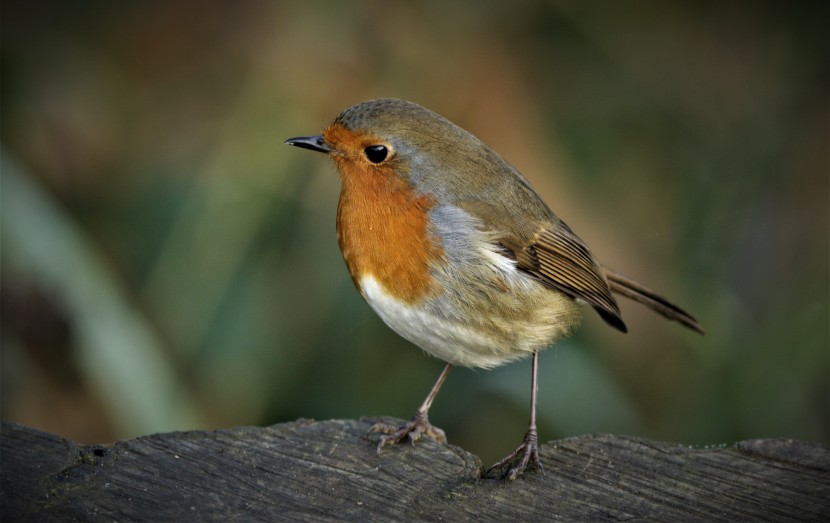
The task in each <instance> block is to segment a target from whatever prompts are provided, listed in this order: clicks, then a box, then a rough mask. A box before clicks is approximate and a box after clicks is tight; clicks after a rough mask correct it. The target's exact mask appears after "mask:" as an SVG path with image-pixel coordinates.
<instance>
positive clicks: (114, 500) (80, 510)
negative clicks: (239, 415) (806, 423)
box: [0, 419, 830, 521]
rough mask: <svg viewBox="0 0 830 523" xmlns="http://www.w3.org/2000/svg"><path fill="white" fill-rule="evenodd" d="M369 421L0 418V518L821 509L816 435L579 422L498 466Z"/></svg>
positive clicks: (519, 516) (710, 513) (783, 514)
mask: <svg viewBox="0 0 830 523" xmlns="http://www.w3.org/2000/svg"><path fill="white" fill-rule="evenodd" d="M375 421H378V420H377V419H374V420H359V421H356V420H333V421H320V422H315V421H309V420H300V421H296V422H292V423H282V424H279V425H274V426H271V427H266V428H255V427H237V428H232V429H228V430H216V431H192V432H174V433H168V434H154V435H151V436H144V437H140V438H136V439H133V440H128V441H120V442H117V443H115V444H113V445H91V446H84V445H78V444H76V443H73V442H71V441H67V440H65V439H62V438H60V437H58V436H54V435H51V434H46V433H43V432H39V431H37V430H34V429H31V428H28V427H25V426H22V425H17V424H14V423H8V422H4V423H3V424H2V432H0V436H1V438H0V467H1V468H2V471H1V473H0V475H1V476H2V484H0V502H1V503H2V504H0V510H2V516H3V520H4V521H28V520H39V521H51V520H72V519H78V520H83V521H98V520H102V521H103V520H106V521H253V520H308V521H319V520H360V521H368V520H383V521H392V520H446V521H461V520H477V519H487V520H504V521H538V520H552V519H564V520H591V521H611V520H614V521H616V520H621V519H637V520H642V519H647V520H660V521H689V520H695V521H699V520H707V521H735V520H744V521H748V520H774V521H786V520H791V521H811V520H812V521H830V451H828V449H827V448H826V447H825V446H823V445H820V444H818V443H811V442H805V441H797V440H783V439H773V440H750V441H742V442H740V443H737V444H735V445H730V446H723V447H716V448H689V447H684V446H679V445H675V444H669V443H660V442H655V441H650V440H647V439H643V438H635V437H627V436H613V435H607V434H600V435H588V436H580V437H575V438H569V439H564V440H559V441H552V442H548V443H545V444H544V445H542V446H541V449H540V455H541V458H542V462H543V464H544V466H545V470H546V472H545V474H544V475H543V474H538V473H528V474H526V475H525V476H524V477H523V478H521V479H519V480H517V481H513V482H505V481H501V480H498V479H482V478H481V474H482V467H481V462H480V460H479V459H478V458H477V457H476V456H474V455H472V454H470V453H468V452H466V451H464V450H463V449H460V448H458V447H454V446H452V445H439V444H437V443H435V442H433V441H431V440H421V441H419V442H417V443H416V444H415V445H397V446H394V447H387V448H385V449H384V450H383V452H381V453H380V454H378V453H376V451H375V444H374V440H375V439H376V438H377V436H370V437H367V436H366V432H367V430H368V429H369V427H370V426H371V425H372V423H374V422H375ZM384 421H386V422H391V423H395V422H399V420H388V419H386V420H384Z"/></svg>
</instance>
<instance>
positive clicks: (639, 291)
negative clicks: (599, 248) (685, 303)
mask: <svg viewBox="0 0 830 523" xmlns="http://www.w3.org/2000/svg"><path fill="white" fill-rule="evenodd" d="M603 268H604V269H605V277H606V278H607V279H608V284H609V285H610V287H611V291H612V292H615V293H617V294H619V295H620V296H625V297H626V298H628V299H631V300H634V301H636V302H639V303H642V304H643V305H645V306H646V307H648V308H650V309H651V310H653V311H655V312H657V313H659V314H662V315H663V316H665V317H666V318H668V319H670V320H674V321H677V322H680V323H681V324H682V325H684V326H685V327H688V328H689V329H691V330H693V331H695V332H698V333H700V334H704V331H703V327H701V326H700V324H699V323H698V322H697V320H696V319H695V318H694V316H692V315H691V314H689V313H688V312H686V311H684V310H683V309H681V308H680V307H678V306H677V305H675V304H673V303H672V302H670V301H668V300H667V299H665V298H663V297H662V296H659V295H658V294H656V293H655V292H654V291H652V290H651V289H649V288H647V287H644V286H642V285H640V284H639V283H637V282H636V281H634V280H631V279H629V278H626V277H625V276H623V275H622V274H619V273H618V272H615V271H613V270H611V269H609V268H608V267H603Z"/></svg>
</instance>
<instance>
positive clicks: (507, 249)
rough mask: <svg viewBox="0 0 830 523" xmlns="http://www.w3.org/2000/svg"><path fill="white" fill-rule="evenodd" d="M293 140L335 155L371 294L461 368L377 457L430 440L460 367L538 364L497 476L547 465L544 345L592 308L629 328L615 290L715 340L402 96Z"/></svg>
mask: <svg viewBox="0 0 830 523" xmlns="http://www.w3.org/2000/svg"><path fill="white" fill-rule="evenodd" d="M285 143H287V144H289V145H294V146H297V147H302V148H304V149H310V150H312V151H317V152H321V153H324V154H327V155H329V157H330V158H332V160H334V163H335V165H336V166H337V170H338V171H339V173H340V180H341V184H342V190H341V193H340V201H339V203H338V206H337V240H338V242H339V244H340V250H341V251H342V253H343V259H344V260H345V262H346V267H347V268H348V270H349V273H350V274H351V277H352V280H353V281H354V284H355V286H356V287H357V289H358V291H359V292H360V294H361V295H362V296H363V297H364V298H365V299H366V301H367V302H368V303H369V305H370V306H371V307H372V309H374V311H375V312H376V313H377V314H378V315H379V316H380V317H381V319H383V321H384V322H385V323H386V324H387V325H388V326H389V327H391V328H392V329H393V330H394V331H396V332H397V333H398V334H399V335H401V336H402V337H404V338H406V339H407V340H409V341H411V342H412V343H414V344H415V345H417V346H419V347H421V348H422V349H423V350H424V351H426V352H427V353H429V354H431V355H432V356H435V357H437V358H440V359H441V360H444V361H445V362H447V364H446V366H445V367H444V370H443V371H442V372H441V374H440V376H439V377H438V381H437V382H436V383H435V385H434V386H433V387H432V390H431V391H430V392H429V394H428V395H427V397H426V400H425V401H424V402H423V404H422V405H421V406H420V407H419V408H418V410H417V412H416V414H415V416H414V417H413V418H412V419H411V420H410V421H409V422H408V423H406V424H404V425H402V426H401V427H390V426H387V425H382V424H378V425H375V426H374V427H372V429H371V431H370V432H382V433H383V434H382V435H381V436H380V440H379V442H378V447H377V450H378V452H380V451H381V449H382V448H383V447H384V446H385V445H387V444H391V443H400V442H402V441H405V440H408V441H412V442H414V441H416V440H418V439H419V438H420V437H421V436H423V435H426V436H428V437H431V438H432V439H435V440H437V441H439V442H442V443H445V442H446V437H445V435H444V432H443V431H442V430H441V429H439V428H437V427H435V426H433V425H432V424H431V423H430V422H429V417H428V413H429V409H430V406H431V405H432V402H433V400H434V399H435V396H436V395H437V394H438V390H439V389H440V388H441V385H442V384H443V383H444V380H445V379H446V378H447V374H448V373H449V371H450V369H452V367H454V366H464V367H477V368H485V369H490V368H493V367H496V366H498V365H503V364H505V363H508V362H511V361H513V360H517V359H520V358H523V357H527V356H530V357H531V358H532V367H531V399H530V423H529V425H528V429H527V432H526V434H525V436H524V439H523V440H522V443H521V445H519V446H518V447H517V448H516V450H514V451H513V452H512V453H510V454H509V455H508V456H507V457H505V458H504V459H502V460H500V461H499V462H498V463H496V464H495V465H493V467H491V468H490V469H489V470H488V472H487V473H488V474H489V473H490V472H491V471H494V470H503V471H504V477H505V478H507V479H515V478H517V477H519V476H520V475H522V474H523V473H524V472H525V470H526V469H527V468H528V467H529V466H530V467H533V468H535V469H537V470H539V471H542V464H541V462H540V460H539V454H538V448H537V439H538V434H537V429H536V388H537V387H536V383H537V369H538V357H539V351H540V350H542V349H544V348H546V347H549V346H550V345H552V344H553V343H554V342H556V341H557V340H559V339H562V338H564V337H566V336H568V335H569V334H570V333H571V332H572V331H573V329H574V328H575V327H576V326H577V324H578V323H579V320H580V308H581V304H587V305H589V306H591V307H593V308H594V310H595V311H596V312H597V313H599V315H600V316H601V317H602V318H603V319H604V320H605V321H606V322H607V323H608V324H610V325H611V326H612V327H614V328H616V329H617V330H620V331H622V332H626V330H627V329H626V326H625V323H623V320H622V318H621V315H620V310H619V307H618V306H617V302H616V301H615V299H614V293H616V294H619V295H621V296H624V297H626V298H629V299H633V300H635V301H637V302H640V303H642V304H644V305H646V306H647V307H649V308H651V309H652V310H654V311H656V312H658V313H660V314H662V315H663V316H665V317H667V318H669V319H671V320H675V321H678V322H680V323H681V324H682V325H684V326H686V327H688V328H690V329H692V330H694V331H697V332H699V333H703V330H702V329H701V327H700V325H699V324H698V323H697V321H696V320H695V319H694V318H693V317H692V316H691V315H690V314H689V313H687V312H686V311H684V310H683V309H681V308H680V307H678V306H677V305H674V304H673V303H671V302H669V301H668V300H666V299H665V298H663V297H661V296H659V295H657V294H655V293H654V292H653V291H651V290H650V289H648V288H646V287H644V286H642V285H640V284H639V283H636V282H634V281H632V280H630V279H628V278H626V277H624V276H622V275H620V274H618V273H616V272H614V271H612V270H611V269H609V268H608V267H605V266H603V265H601V264H600V263H598V262H597V260H596V259H595V258H594V256H593V255H592V254H591V251H590V250H589V249H588V247H587V246H586V245H585V243H584V242H583V241H582V240H581V239H580V238H579V237H577V235H576V234H574V232H573V231H572V230H571V229H570V227H568V226H567V225H566V224H565V222H563V221H562V220H560V219H559V218H558V217H557V216H556V215H555V214H554V213H553V211H551V210H550V208H548V206H547V205H545V203H544V202H543V201H542V199H541V198H540V197H539V195H538V194H537V193H536V191H534V190H533V188H532V187H531V186H530V183H528V181H527V180H525V178H524V177H523V176H522V175H521V174H520V173H519V171H517V170H516V169H515V168H514V167H513V166H512V165H510V164H509V163H507V162H506V161H505V160H504V159H502V158H501V156H499V155H498V154H496V152H495V151H493V150H492V149H491V148H490V147H488V146H487V145H485V144H484V143H483V142H482V141H481V140H479V139H478V138H476V137H475V136H473V135H472V134H470V133H469V132H467V131H465V130H464V129H462V128H460V127H458V126H457V125H455V124H453V123H452V122H450V121H449V120H447V119H445V118H443V117H442V116H439V115H438V114H436V113H434V112H432V111H430V110H428V109H425V108H424V107H421V106H419V105H417V104H414V103H411V102H406V101H403V100H395V99H380V100H370V101H367V102H363V103H359V104H357V105H354V106H352V107H350V108H348V109H346V110H345V111H343V112H342V113H340V115H339V116H338V117H337V118H335V119H334V121H333V122H332V123H331V124H330V125H329V126H328V127H326V128H325V130H324V131H323V134H322V135H320V136H306V137H298V138H291V139H289V140H287V141H286V142H285Z"/></svg>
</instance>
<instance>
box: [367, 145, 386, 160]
mask: <svg viewBox="0 0 830 523" xmlns="http://www.w3.org/2000/svg"><path fill="white" fill-rule="evenodd" d="M363 154H365V155H366V158H367V159H368V160H369V161H370V162H372V163H380V162H382V161H383V160H385V159H386V156H387V155H388V154H389V149H387V148H386V146H385V145H370V146H369V147H367V148H365V149H363Z"/></svg>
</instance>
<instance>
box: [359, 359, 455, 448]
mask: <svg viewBox="0 0 830 523" xmlns="http://www.w3.org/2000/svg"><path fill="white" fill-rule="evenodd" d="M450 369H452V364H451V363H447V366H446V367H444V370H442V371H441V375H440V376H438V381H436V382H435V385H433V386H432V390H430V391H429V394H428V395H427V398H426V399H425V400H424V402H423V403H422V404H421V406H420V407H418V411H417V412H416V413H415V416H413V418H412V419H411V420H409V421H408V422H406V423H404V424H403V425H401V426H400V427H392V426H389V425H385V424H383V423H377V424H375V425H373V426H372V428H370V429H369V433H372V432H386V433H387V434H384V435H382V436H381V437H380V441H378V452H380V451H381V449H382V448H383V447H384V446H386V445H389V444H391V443H401V442H402V441H403V440H404V439H408V440H409V441H410V442H411V443H415V442H416V441H418V440H419V439H421V436H423V435H426V436H429V437H430V438H432V439H434V440H435V441H437V442H438V443H446V442H447V436H446V435H445V434H444V431H443V430H441V429H439V428H438V427H435V426H433V425H432V424H431V423H430V422H429V415H428V414H429V408H430V407H432V402H433V401H435V396H437V395H438V391H439V390H441V385H443V384H444V380H446V379H447V375H448V374H449V373H450Z"/></svg>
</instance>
